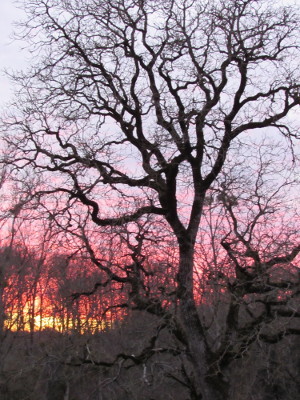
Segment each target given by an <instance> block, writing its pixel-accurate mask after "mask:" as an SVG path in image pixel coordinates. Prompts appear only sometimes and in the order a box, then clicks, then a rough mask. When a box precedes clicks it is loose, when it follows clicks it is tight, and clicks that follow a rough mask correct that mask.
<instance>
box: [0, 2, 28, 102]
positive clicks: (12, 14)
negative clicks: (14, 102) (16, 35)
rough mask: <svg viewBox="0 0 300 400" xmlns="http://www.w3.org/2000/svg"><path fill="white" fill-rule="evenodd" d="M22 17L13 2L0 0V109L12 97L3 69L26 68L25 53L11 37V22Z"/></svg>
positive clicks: (12, 27)
mask: <svg viewBox="0 0 300 400" xmlns="http://www.w3.org/2000/svg"><path fill="white" fill-rule="evenodd" d="M21 17H22V12H21V10H19V9H18V8H17V7H16V5H15V1H14V0H0V107H1V108H2V107H3V106H4V104H5V103H6V102H8V100H9V99H10V98H11V97H12V93H13V90H12V85H11V82H10V81H9V79H8V78H7V77H6V76H5V75H4V72H3V69H5V68H6V69H7V70H8V71H12V70H13V69H21V68H24V67H25V66H26V52H25V51H21V47H22V45H21V43H19V42H16V41H13V40H12V38H11V36H12V32H13V29H14V26H13V22H14V21H15V20H18V19H20V18H21ZM23 45H24V44H23Z"/></svg>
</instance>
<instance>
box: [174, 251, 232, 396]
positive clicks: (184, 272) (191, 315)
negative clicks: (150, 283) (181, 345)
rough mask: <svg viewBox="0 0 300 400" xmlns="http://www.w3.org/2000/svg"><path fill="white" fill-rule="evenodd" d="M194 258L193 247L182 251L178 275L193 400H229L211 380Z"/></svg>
mask: <svg viewBox="0 0 300 400" xmlns="http://www.w3.org/2000/svg"><path fill="white" fill-rule="evenodd" d="M193 258H194V249H193V248H189V249H188V250H181V251H180V264H179V273H178V283H179V288H178V289H179V291H178V292H179V300H180V301H179V306H180V316H181V323H182V327H183V330H184V332H185V336H186V340H187V346H188V356H189V359H190V361H191V363H192V366H193V372H194V373H193V376H192V377H190V378H191V382H192V384H193V393H194V394H193V395H192V398H193V400H200V399H201V400H219V399H220V400H226V399H227V398H228V394H227V390H225V391H224V390H222V393H221V392H220V388H219V385H214V384H213V383H212V382H210V381H209V380H208V379H207V374H208V371H209V363H208V351H209V349H208V347H207V343H206V340H205V332H204V328H203V326H202V324H201V321H200V318H199V315H198V311H197V307H196V302H195V298H194V293H193Z"/></svg>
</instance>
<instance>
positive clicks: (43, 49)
mask: <svg viewBox="0 0 300 400" xmlns="http://www.w3.org/2000/svg"><path fill="white" fill-rule="evenodd" d="M26 11H27V12H28V16H29V17H28V20H27V21H26V22H25V23H24V24H23V28H24V30H23V33H22V35H23V37H25V38H26V40H28V41H30V42H31V43H32V47H31V48H32V50H33V52H34V54H36V55H38V62H37V63H35V65H34V66H33V67H32V70H31V71H26V72H25V73H24V74H19V75H18V76H15V78H14V79H15V80H16V81H17V83H18V84H19V97H18V98H19V100H16V104H15V110H13V109H12V110H11V112H10V113H8V115H7V116H6V117H5V118H4V128H3V129H4V133H5V135H4V136H3V140H4V141H5V142H6V143H7V146H8V149H7V150H6V151H5V153H4V156H3V162H4V163H5V164H6V165H10V166H11V167H12V169H13V170H14V172H15V173H16V174H21V175H22V174H24V173H26V171H27V170H31V169H33V170H34V171H35V173H36V177H37V178H36V179H37V184H36V186H35V190H33V193H32V199H33V201H34V199H36V200H35V201H37V204H38V205H39V207H41V208H43V210H44V212H48V214H49V218H52V219H54V220H55V221H56V222H57V223H58V224H59V226H60V227H61V228H64V229H65V231H66V232H67V233H70V234H73V235H74V236H75V237H78V239H81V241H82V242H83V243H84V244H85V247H86V249H87V251H88V253H89V255H90V257H91V258H92V261H93V262H94V263H95V264H96V265H98V267H99V268H100V269H101V270H102V271H104V272H106V274H107V276H108V279H109V280H110V281H116V282H119V283H120V284H124V285H128V287H129V288H130V289H129V303H131V304H133V306H134V307H136V308H139V309H144V310H147V311H149V312H151V313H154V314H156V315H158V316H161V317H163V318H165V324H172V331H173V333H174V335H176V336H177V338H178V339H179V340H180V341H181V342H182V343H184V345H185V346H186V349H187V354H188V357H189V359H190V361H191V363H192V365H193V374H192V375H191V376H190V377H189V379H190V382H191V385H192V387H193V398H195V399H200V398H201V399H218V398H222V399H224V398H228V383H227V382H226V379H225V377H224V375H223V374H222V370H220V371H218V369H216V370H215V371H214V374H212V373H211V369H212V365H216V363H215V362H214V360H212V358H214V357H215V359H218V360H219V359H220V356H218V357H217V358H216V356H215V355H214V356H213V357H212V354H211V351H210V347H209V345H208V342H207V338H206V335H205V331H206V328H205V325H204V324H203V322H202V320H201V318H200V317H199V314H198V311H197V307H196V299H195V291H194V268H195V265H196V264H195V248H196V243H197V237H198V232H199V226H200V223H201V217H202V216H203V211H204V205H205V204H206V202H207V195H210V192H209V191H210V190H211V189H212V188H214V189H215V190H216V187H217V186H218V177H219V175H220V173H221V171H222V170H223V169H225V168H226V163H227V158H228V157H229V156H230V152H231V148H233V147H234V143H235V142H236V140H237V138H238V137H239V138H240V140H241V141H243V140H244V141H246V139H247V137H248V136H250V135H252V136H253V135H259V131H261V130H266V131H267V132H268V134H269V135H270V136H271V137H274V136H275V135H276V134H277V133H280V134H281V135H283V136H284V137H285V138H287V139H288V140H289V141H290V143H291V146H292V142H293V140H294V139H296V138H297V129H296V126H295V123H294V122H293V120H292V118H289V116H290V115H292V112H293V110H296V109H297V107H298V106H299V103H300V94H299V87H300V84H299V71H300V69H299V10H298V9H295V8H292V7H281V6H280V5H279V2H278V3H275V4H274V5H271V4H270V3H269V2H268V1H264V0H229V1H225V0H219V1H217V0H216V1H210V2H208V1H204V0H203V1H200V0H180V1H176V0H166V1H155V2H154V1H151V0H149V1H143V0H118V1H110V0H107V1H102V0H99V1H96V0H89V1H86V2H84V3H82V2H78V1H76V0H66V1H57V0H42V1H40V0H28V1H27V2H26ZM240 151H244V152H245V154H247V146H246V145H245V146H244V147H242V148H240ZM241 168H242V166H241ZM275 172H276V171H274V174H275ZM245 190H247V188H245ZM219 191H220V195H219V200H220V201H223V205H224V207H225V209H226V212H227V215H228V216H229V218H230V220H231V222H230V224H232V225H231V226H232V227H233V228H232V229H231V230H230V232H229V234H228V236H227V237H226V238H224V239H223V241H222V246H223V249H224V250H225V251H226V252H227V254H228V257H229V258H230V260H231V262H232V263H233V264H234V266H235V273H236V278H238V275H239V274H241V275H244V276H245V279H246V280H247V278H249V274H251V273H252V272H249V270H248V269H247V267H245V266H244V264H241V263H240V261H239V259H238V257H237V255H236V254H237V252H239V251H240V250H238V249H236V248H235V246H237V243H239V244H240V245H241V246H244V249H245V252H247V255H248V256H249V257H250V258H252V260H253V262H254V263H256V264H255V265H257V268H265V266H266V263H267V267H268V268H269V267H270V268H271V267H274V266H276V265H277V264H280V263H282V262H283V263H285V262H291V261H292V260H293V259H295V257H296V256H297V255H298V253H299V251H300V248H299V245H298V244H297V243H294V245H293V247H289V248H283V249H279V253H280V255H278V256H274V257H271V258H265V259H262V258H258V255H257V254H256V252H255V249H254V248H253V247H251V245H250V244H249V241H248V236H249V235H252V232H253V229H254V225H253V223H250V225H249V226H247V228H246V230H241V229H240V228H239V225H238V223H237V219H236V217H235V216H236V214H235V211H234V208H233V207H234V201H233V200H234V199H233V198H231V197H230V196H229V195H228V194H224V193H223V192H222V187H219ZM148 218H151V220H152V221H153V227H154V228H153V230H152V231H150V230H146V231H142V232H141V231H139V228H138V226H141V223H142V224H143V223H144V222H145V221H147V220H148ZM86 219H89V220H91V221H92V222H93V223H94V224H95V226H96V227H98V228H97V229H98V230H99V232H102V234H104V233H105V235H110V237H111V238H112V239H111V244H116V243H117V241H118V240H119V239H116V237H117V236H116V233H118V238H120V235H121V236H122V232H124V227H125V228H126V230H127V232H130V235H129V237H127V239H126V240H127V246H128V248H129V249H131V253H130V257H131V260H132V262H131V263H130V264H129V263H127V262H124V263H123V265H122V263H120V265H121V267H117V266H116V264H115V263H114V261H113V257H111V258H110V260H109V261H108V259H107V258H106V260H104V257H102V255H101V254H99V251H98V250H97V243H95V236H94V237H91V236H89V234H90V231H87V230H85V232H84V234H83V232H82V229H81V230H80V227H81V224H82V221H83V220H86ZM164 222H165V223H166V224H167V225H166V226H165V228H164V229H165V232H169V237H170V242H171V241H172V240H173V239H174V238H175V242H174V241H173V244H174V243H175V246H176V250H175V253H177V255H178V265H177V270H176V291H175V293H173V297H175V300H174V304H175V305H177V304H178V307H179V318H177V317H176V320H175V322H174V314H172V313H171V312H170V310H169V309H168V308H167V307H165V306H164V302H163V301H162V298H163V297H161V295H162V292H160V294H159V295H158V294H157V295H156V296H152V295H151V294H150V293H149V290H148V289H147V285H145V284H144V281H143V279H144V278H145V277H147V276H149V271H148V270H146V268H144V264H145V257H144V253H145V250H144V249H145V247H147V246H146V245H147V243H149V242H150V241H151V240H154V239H153V238H154V237H155V235H156V232H157V231H159V230H156V228H155V227H157V226H161V224H163V223H164ZM95 229H96V228H95ZM122 255H126V254H122ZM114 256H116V255H114ZM251 268H253V267H251ZM269 270H270V269H269ZM150 275H151V271H150ZM250 278H251V279H252V275H251V277H250ZM250 278H249V279H250ZM218 279H219V280H220V281H222V279H224V278H223V276H222V274H220V276H219V277H218ZM102 284H103V283H102ZM229 284H230V281H228V285H229ZM266 284H268V283H266ZM255 285H256V283H252V284H250V286H249V283H247V285H246V284H245V285H244V284H243V285H242V288H243V290H246V289H249V288H250V292H251V290H254V287H256V286H255ZM100 286H101V285H100ZM163 290H164V289H163ZM232 290H233V289H232ZM240 290H241V285H237V286H236V287H235V289H234V290H233V292H232V298H233V297H234V296H238V295H239V296H240ZM237 292H238V293H237ZM168 294H169V296H171V294H170V293H168ZM231 304H232V306H231V307H232V308H231V309H230V311H229V317H228V323H229V325H228V326H229V328H228V329H229V330H228V331H227V333H226V335H227V336H226V337H227V339H228V341H227V345H228V344H230V343H232V340H233V337H231V332H232V331H231V327H232V326H233V325H230V323H231V322H232V321H233V322H232V324H234V316H235V315H236V313H237V308H236V306H235V303H231ZM175 308H176V310H177V307H175ZM174 324H175V326H176V328H174ZM255 325H257V324H256V323H255ZM251 328H252V327H251ZM262 336H263V335H262ZM227 345H226V346H227ZM226 346H225V347H226ZM219 350H220V351H221V350H222V351H223V352H224V351H225V349H223V348H222V349H219ZM241 350H242V346H241ZM226 354H227V355H228V354H229V352H228V351H227V353H226ZM229 358H230V357H229ZM229 358H228V359H229ZM220 366H221V364H220V363H218V368H219V367H220ZM209 375H211V376H212V375H213V376H215V379H211V380H209V379H207V378H208V376H209Z"/></svg>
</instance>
